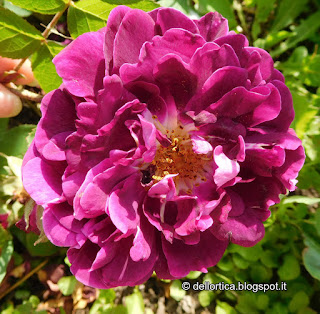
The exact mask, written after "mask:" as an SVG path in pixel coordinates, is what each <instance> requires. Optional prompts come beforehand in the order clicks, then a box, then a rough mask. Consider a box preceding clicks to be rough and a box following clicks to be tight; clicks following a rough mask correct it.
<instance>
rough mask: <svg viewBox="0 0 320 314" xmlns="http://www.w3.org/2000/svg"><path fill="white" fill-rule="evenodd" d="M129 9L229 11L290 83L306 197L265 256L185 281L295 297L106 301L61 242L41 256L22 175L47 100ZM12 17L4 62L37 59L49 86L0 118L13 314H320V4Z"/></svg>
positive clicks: (197, 295) (143, 296)
mask: <svg viewBox="0 0 320 314" xmlns="http://www.w3.org/2000/svg"><path fill="white" fill-rule="evenodd" d="M119 4H125V5H128V6H130V7H133V8H139V9H143V10H145V11H150V10H152V9H154V8H156V7H158V6H168V7H174V8H177V9H178V10H180V11H182V12H184V13H186V14H188V15H189V16H191V17H194V18H198V17H199V16H201V15H203V14H205V13H207V12H209V11H218V12H220V13H221V14H222V15H224V16H225V17H226V18H227V19H228V20H229V25H230V28H231V29H233V30H235V31H236V32H238V33H243V34H245V35H246V36H247V37H248V39H249V41H250V45H253V46H257V47H261V48H264V49H266V50H268V51H269V52H270V54H271V55H272V57H273V58H274V60H275V66H276V68H278V69H279V70H281V71H282V72H283V74H284V75H285V78H286V84H287V85H288V86H289V88H290V90H291V92H292V96H293V100H294V108H295V112H296V117H295V120H294V122H293V125H292V127H293V128H294V129H295V131H296V132H297V135H298V136H299V137H300V138H301V139H302V141H303V145H304V147H305V150H306V154H307V160H306V163H305V165H304V167H303V169H302V171H301V173H300V175H299V178H298V179H299V183H298V190H296V191H295V192H294V193H291V194H290V195H287V196H283V198H282V200H281V203H280V204H278V205H276V206H274V207H273V209H272V216H271V218H269V219H268V220H267V221H266V222H265V227H266V235H265V238H264V239H263V240H262V241H261V242H260V243H259V244H258V245H256V246H254V247H252V248H243V247H240V246H237V245H230V246H229V248H228V250H227V252H226V253H225V255H224V257H223V259H222V260H221V261H220V262H219V263H218V265H217V266H216V267H213V268H212V269H210V270H209V272H208V273H207V274H202V273H200V272H192V273H190V274H189V275H188V276H187V277H186V278H185V279H182V281H190V282H191V284H192V283H195V282H197V281H199V282H203V281H209V282H212V283H218V282H222V281H223V282H224V283H236V282H237V281H246V282H249V283H275V282H281V281H285V282H287V288H288V289H287V291H281V292H279V291H269V292H266V293H263V292H258V293H253V292H251V291H242V292H240V291H237V292H230V291H215V292H213V291H201V292H195V291H192V290H190V291H188V292H185V291H183V290H182V289H181V281H179V280H175V281H173V282H169V281H160V280H158V279H157V278H156V277H152V278H151V279H150V280H149V281H148V282H146V283H145V284H144V285H141V286H138V287H135V288H130V287H128V288H116V289H110V290H100V291H98V290H97V289H93V288H89V287H85V286H83V285H82V284H80V283H78V282H77V281H76V279H75V278H74V277H73V276H72V274H71V273H70V271H69V268H68V260H67V259H66V258H65V256H66V255H65V253H66V250H65V249H63V248H56V247H54V246H53V245H51V244H50V243H49V242H46V243H40V244H38V245H36V246H34V242H35V241H36V240H37V235H35V234H33V233H28V234H25V233H24V232H22V231H20V230H19V229H18V228H17V227H16V226H15V223H16V222H17V221H18V220H19V218H21V216H22V215H23V211H24V207H25V205H24V204H25V203H26V201H27V200H28V195H26V193H25V191H24V190H23V188H22V183H21V175H20V167H21V162H22V157H23V155H24V153H25V151H26V149H27V147H28V145H29V143H30V142H31V140H32V137H33V135H34V131H35V127H36V124H37V122H38V120H39V118H40V111H39V108H40V104H39V100H40V99H41V97H42V96H43V95H44V94H45V93H47V92H49V91H51V90H53V89H55V88H58V87H59V85H60V84H61V79H60V78H59V77H58V76H57V74H56V71H55V67H54V65H53V64H52V62H51V60H52V58H53V57H54V56H55V55H56V54H57V53H58V52H59V51H61V50H62V49H63V47H64V46H65V45H66V44H68V43H69V42H70V41H71V40H72V39H74V38H76V37H77V36H79V35H80V34H82V33H85V32H89V31H96V30H98V29H100V28H101V27H104V26H105V24H106V21H107V19H108V14H109V12H110V11H111V10H112V9H113V8H114V7H115V6H117V5H119ZM0 6H1V8H0V56H3V57H9V58H30V59H31V62H32V68H33V72H34V75H35V77H36V79H37V81H38V83H39V85H38V86H36V87H30V86H16V85H14V84H12V83H11V84H9V85H7V86H9V87H10V88H11V90H12V91H14V92H15V93H16V94H18V95H20V96H21V97H22V100H23V105H24V108H23V111H22V112H21V113H20V114H19V115H18V116H17V117H15V118H11V119H3V118H2V119H0V222H1V225H0V248H1V256H0V282H1V286H0V299H1V300H0V302H1V305H0V306H1V313H4V314H9V313H47V311H49V312H51V313H71V312H72V311H73V312H77V313H88V312H89V313H92V314H93V313H135V314H136V313H144V312H146V313H164V312H169V313H184V312H186V313H195V312H196V313H213V312H216V313H219V314H222V313H260V312H263V313H281V314H283V313H304V314H308V313H317V312H320V298H319V296H320V211H319V210H318V203H319V202H320V196H319V193H320V112H319V109H320V88H319V85H320V53H319V44H320V32H319V28H320V1H319V0H243V1H240V0H233V1H232V0H195V1H194V2H193V1H188V0H160V1H157V2H152V1H149V0H140V1H139V0H138V1H136V0H124V1H121V2H120V1H118V0H108V1H106V0H81V1H74V2H73V1H68V0H50V1H43V0H33V1H31V0H12V1H11V2H9V1H3V0H2V1H1V0H0ZM50 27H53V28H52V29H51V28H50ZM6 75H7V76H6V78H4V77H2V83H4V82H6V84H8V82H9V81H10V80H13V79H15V78H16V77H15V75H14V72H12V73H6ZM10 75H11V76H10ZM0 105H1V104H0Z"/></svg>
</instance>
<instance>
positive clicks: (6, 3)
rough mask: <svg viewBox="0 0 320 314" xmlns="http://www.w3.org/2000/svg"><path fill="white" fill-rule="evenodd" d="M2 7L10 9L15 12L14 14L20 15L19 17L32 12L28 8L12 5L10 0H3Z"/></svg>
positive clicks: (26, 15)
mask: <svg viewBox="0 0 320 314" xmlns="http://www.w3.org/2000/svg"><path fill="white" fill-rule="evenodd" d="M3 7H4V8H5V9H8V10H10V11H12V12H13V13H15V14H17V15H19V16H21V17H28V16H30V15H31V14H32V12H31V11H29V10H25V9H22V8H20V7H17V6H16V5H13V4H12V3H11V1H10V2H9V1H6V0H5V1H4V3H3Z"/></svg>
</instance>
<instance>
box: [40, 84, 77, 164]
mask: <svg viewBox="0 0 320 314" xmlns="http://www.w3.org/2000/svg"><path fill="white" fill-rule="evenodd" d="M74 109H75V104H74V103H73V101H72V98H71V97H70V96H69V95H68V94H67V93H66V92H65V90H60V89H57V90H55V91H52V92H50V93H48V94H47V95H46V96H45V97H44V98H43V101H42V103H41V111H42V114H43V117H42V119H41V120H40V122H39V124H38V127H37V131H36V134H35V144H36V147H37V149H38V150H39V152H41V151H42V149H43V148H44V146H46V145H47V144H48V141H50V140H51V138H53V137H54V136H57V138H56V139H59V137H60V135H59V134H60V133H63V134H64V135H66V134H67V133H66V132H72V131H74V130H75V125H74V120H75V119H76V114H75V110H74ZM59 144H60V145H59V146H60V147H61V148H63V149H65V145H64V143H63V142H62V141H61V139H60V141H59ZM47 157H49V159H51V158H50V155H49V156H47ZM59 159H61V156H60V158H59V157H58V160H59Z"/></svg>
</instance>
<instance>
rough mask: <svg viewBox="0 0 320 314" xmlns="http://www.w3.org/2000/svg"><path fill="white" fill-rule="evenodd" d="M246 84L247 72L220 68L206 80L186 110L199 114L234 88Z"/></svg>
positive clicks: (235, 68) (240, 69)
mask: <svg viewBox="0 0 320 314" xmlns="http://www.w3.org/2000/svg"><path fill="white" fill-rule="evenodd" d="M246 82H247V72H246V70H244V69H242V68H238V67H233V66H226V67H223V68H220V69H219V70H217V71H215V72H214V73H213V74H212V75H211V76H210V77H209V78H208V79H207V80H206V82H205V83H204V85H203V87H202V89H201V90H200V91H199V92H198V93H197V94H195V96H194V97H193V98H192V99H191V100H190V101H189V103H188V104H187V106H186V110H194V111H195V112H196V113H198V112H200V111H201V110H203V109H206V108H207V107H208V106H209V105H210V104H212V103H214V102H216V101H217V100H219V99H220V98H221V97H223V95H224V94H226V93H227V92H229V91H231V90H232V89H233V88H235V87H237V86H244V85H245V84H246Z"/></svg>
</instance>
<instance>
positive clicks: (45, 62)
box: [31, 42, 63, 93]
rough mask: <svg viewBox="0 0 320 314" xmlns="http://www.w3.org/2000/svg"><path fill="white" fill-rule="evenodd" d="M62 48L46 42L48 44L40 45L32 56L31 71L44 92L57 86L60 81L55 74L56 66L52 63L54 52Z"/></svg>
mask: <svg viewBox="0 0 320 314" xmlns="http://www.w3.org/2000/svg"><path fill="white" fill-rule="evenodd" d="M60 47H61V48H60ZM62 49H63V46H61V45H59V44H57V43H54V42H48V44H44V45H42V46H41V48H40V49H39V50H38V51H37V52H35V53H34V54H33V56H32V60H31V61H32V70H33V73H34V75H35V77H36V79H37V80H38V82H39V84H40V86H41V88H42V89H43V90H44V91H45V92H46V93H49V92H50V91H52V90H54V89H56V88H58V87H59V86H60V85H61V83H62V79H61V78H60V77H59V75H58V74H57V71H56V68H55V66H54V64H53V63H52V59H53V57H54V56H55V54H57V52H58V51H59V50H60V51H61V50H62Z"/></svg>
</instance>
